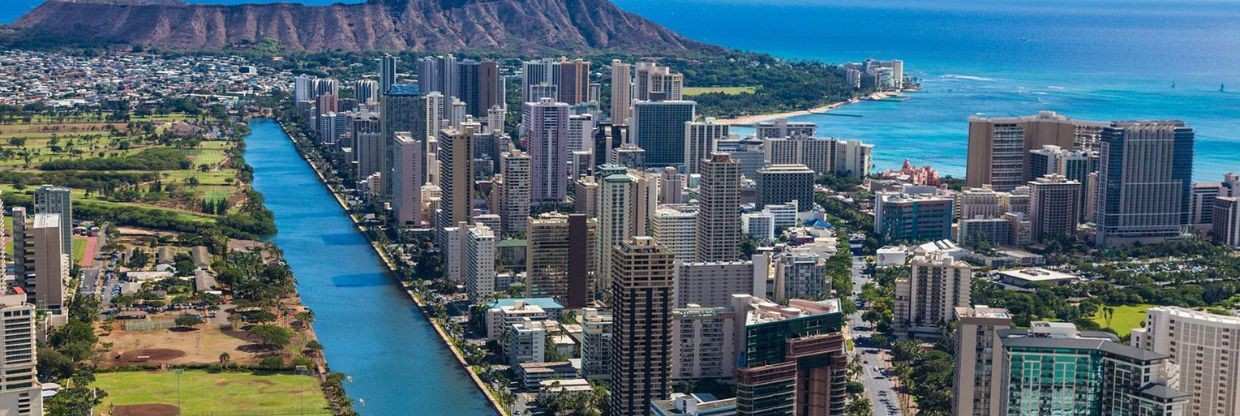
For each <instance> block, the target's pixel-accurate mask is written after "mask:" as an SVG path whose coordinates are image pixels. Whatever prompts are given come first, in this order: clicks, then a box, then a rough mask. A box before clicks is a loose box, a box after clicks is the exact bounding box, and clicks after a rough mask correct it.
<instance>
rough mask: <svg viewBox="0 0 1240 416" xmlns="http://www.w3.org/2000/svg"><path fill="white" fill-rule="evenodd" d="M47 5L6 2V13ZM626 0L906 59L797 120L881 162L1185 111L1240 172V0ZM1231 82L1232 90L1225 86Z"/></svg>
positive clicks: (1199, 176) (821, 48) (722, 40)
mask: <svg viewBox="0 0 1240 416" xmlns="http://www.w3.org/2000/svg"><path fill="white" fill-rule="evenodd" d="M39 2H40V0H6V1H3V4H0V21H6V20H12V19H14V18H15V16H17V15H20V14H21V13H23V12H24V11H25V10H27V9H29V8H31V7H33V5H35V4H37V3H39ZM194 2H204V3H207V2H209V3H256V2H270V1H262V0H212V1H197V0H195V1H194ZM305 3H308V4H309V3H313V4H326V3H332V2H331V1H324V0H316V1H306V2H305ZM616 3H617V4H618V5H619V6H620V7H622V8H624V9H626V10H629V11H632V12H635V13H637V14H640V15H642V16H645V17H647V18H649V19H651V20H653V21H656V22H658V23H661V24H664V25H666V26H668V27H670V28H672V29H674V30H676V31H678V32H680V33H682V34H684V35H686V36H688V37H690V38H693V39H698V40H701V41H704V42H709V43H715V44H719V45H723V46H727V47H732V48H737V49H745V50H751V51H758V52H766V53H770V54H773V55H777V56H780V57H785V58H788V59H806V60H820V61H825V62H832V63H842V62H850V61H860V60H863V59H865V58H870V57H873V58H881V59H892V58H896V59H903V60H904V61H905V72H906V73H907V74H910V75H912V76H916V77H919V78H921V81H922V90H921V91H920V92H916V93H910V94H906V97H907V100H904V101H900V102H895V101H884V102H866V103H861V104H857V105H851V106H847V107H844V108H842V109H840V110H838V111H837V112H836V113H837V114H848V115H854V116H860V117H841V116H838V115H810V116H804V117H798V119H800V120H809V121H814V122H816V123H818V125H819V130H820V132H821V133H822V134H824V135H831V136H836V137H843V138H849V139H859V140H862V141H865V142H868V143H871V144H874V145H875V162H876V164H877V166H878V167H879V168H880V169H886V168H891V167H898V166H899V165H900V164H901V163H902V162H903V161H904V160H905V159H908V160H910V161H912V162H913V163H916V164H918V165H924V164H931V165H934V166H935V167H936V168H938V169H939V170H940V172H942V173H944V174H951V175H956V176H960V175H963V173H964V160H965V150H966V141H967V123H968V121H967V119H968V117H969V116H970V115H973V114H985V115H1028V114H1034V113H1036V112H1038V111H1042V110H1050V111H1057V112H1060V113H1062V114H1065V115H1068V116H1071V117H1075V118H1081V119H1092V120H1113V119H1179V120H1183V121H1185V122H1186V123H1188V124H1189V125H1190V126H1192V127H1193V128H1194V129H1195V130H1196V132H1197V146H1196V150H1197V151H1196V159H1195V169H1194V177H1195V179H1196V180H1198V181H1213V180H1217V178H1219V177H1220V176H1221V175H1222V174H1223V173H1224V172H1229V171H1237V172H1240V2H1233V1H1223V0H1130V1H1120V0H1046V1H1039V2H1027V1H1016V0H992V1H986V2H976V1H964V0H940V1H934V2H923V1H914V0H675V1H672V0H616ZM1173 84H1174V88H1173V87H1172V85H1173ZM1220 86H1230V87H1225V88H1224V91H1225V92H1220V91H1219V89H1220ZM1232 91H1234V92H1232Z"/></svg>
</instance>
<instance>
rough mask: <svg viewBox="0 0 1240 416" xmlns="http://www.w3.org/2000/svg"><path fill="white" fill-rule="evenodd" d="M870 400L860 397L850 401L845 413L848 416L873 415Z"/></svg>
mask: <svg viewBox="0 0 1240 416" xmlns="http://www.w3.org/2000/svg"><path fill="white" fill-rule="evenodd" d="M872 407H873V406H872V405H871V404H870V399H867V398H864V397H860V398H856V399H853V400H849V401H848V405H846V406H845V407H844V413H845V414H846V415H848V416H870V415H871V414H873V410H872Z"/></svg>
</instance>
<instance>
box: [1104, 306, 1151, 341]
mask: <svg viewBox="0 0 1240 416" xmlns="http://www.w3.org/2000/svg"><path fill="white" fill-rule="evenodd" d="M1151 306H1153V305H1125V306H1113V307H1112V308H1114V309H1115V315H1114V316H1112V317H1111V325H1110V328H1111V329H1114V330H1115V333H1116V334H1119V336H1121V337H1126V336H1128V334H1129V333H1130V332H1132V329H1133V328H1140V327H1141V322H1144V321H1145V311H1147V310H1149V309H1150V307H1151ZM1092 320H1093V321H1094V323H1096V324H1098V326H1100V327H1103V328H1106V327H1107V320H1106V316H1105V315H1104V312H1103V309H1102V308H1099V309H1098V312H1097V313H1094V316H1093V318H1092Z"/></svg>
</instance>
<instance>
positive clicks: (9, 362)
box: [0, 292, 43, 416]
mask: <svg viewBox="0 0 1240 416" xmlns="http://www.w3.org/2000/svg"><path fill="white" fill-rule="evenodd" d="M0 316H2V317H0V322H3V324H4V325H3V326H2V327H0V328H3V334H4V345H3V346H2V347H0V371H3V373H4V383H3V384H0V409H3V413H4V414H6V415H13V416H39V415H42V414H43V386H42V385H41V384H40V383H39V380H38V378H37V377H36V376H37V373H38V352H37V351H36V350H37V349H38V342H37V341H36V338H35V336H36V333H37V332H36V330H35V321H36V320H37V319H38V313H37V312H36V311H35V305H32V304H30V303H27V301H26V296H25V295H22V294H13V293H11V292H10V293H9V294H5V295H0Z"/></svg>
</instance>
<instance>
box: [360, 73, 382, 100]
mask: <svg viewBox="0 0 1240 416" xmlns="http://www.w3.org/2000/svg"><path fill="white" fill-rule="evenodd" d="M379 91H380V90H379V81H375V80H373V79H359V80H357V81H353V98H355V99H357V102H358V103H359V104H366V105H369V106H375V105H379V97H380V96H381V95H382V94H381V93H380V92H379Z"/></svg>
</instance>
